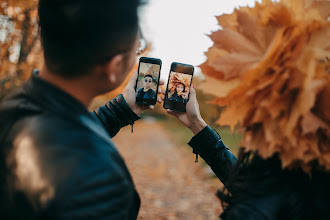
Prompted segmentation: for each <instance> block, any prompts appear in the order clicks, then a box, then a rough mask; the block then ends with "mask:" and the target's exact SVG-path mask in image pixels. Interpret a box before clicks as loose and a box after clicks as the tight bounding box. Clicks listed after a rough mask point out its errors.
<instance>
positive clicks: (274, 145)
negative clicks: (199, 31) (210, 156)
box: [201, 0, 330, 172]
mask: <svg viewBox="0 0 330 220" xmlns="http://www.w3.org/2000/svg"><path fill="white" fill-rule="evenodd" d="M329 15H330V2H329V1H312V0H309V1H308V0H281V1H279V2H272V1H270V0H266V1H263V2H262V3H260V4H259V3H256V6H255V7H254V8H248V7H245V8H240V9H236V10H235V11H234V12H233V13H232V14H229V15H227V14H226V15H221V16H219V17H217V20H218V22H219V24H220V26H221V27H222V29H221V30H219V31H217V32H214V33H213V34H212V35H211V36H210V37H211V39H212V40H213V42H214V45H213V46H212V47H211V48H209V50H208V52H207V53H206V56H207V58H208V59H207V61H206V62H205V63H204V64H202V65H201V69H202V71H203V73H204V74H205V75H206V82H205V83H204V85H201V88H202V90H204V91H205V92H208V93H210V94H213V95H215V96H216V99H215V100H214V101H213V103H215V104H217V105H220V106H226V108H225V109H224V110H223V112H222V114H221V116H220V118H219V119H218V121H217V123H218V124H220V125H222V126H224V125H229V126H230V127H231V129H232V130H235V129H237V128H240V129H241V130H243V131H244V135H243V139H242V143H241V144H242V146H243V147H244V148H245V150H246V151H257V152H258V154H259V155H261V156H262V157H263V158H268V157H270V156H272V155H273V154H274V153H278V155H279V157H280V159H281V161H282V166H283V168H295V167H301V168H303V169H304V170H305V171H306V172H309V171H310V170H311V168H315V166H316V167H318V168H320V169H325V170H328V171H329V170H330V21H329Z"/></svg>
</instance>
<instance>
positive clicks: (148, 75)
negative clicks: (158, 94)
mask: <svg viewBox="0 0 330 220" xmlns="http://www.w3.org/2000/svg"><path fill="white" fill-rule="evenodd" d="M146 77H150V78H152V75H150V74H147V75H145V76H144V78H146Z"/></svg>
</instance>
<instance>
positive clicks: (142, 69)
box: [135, 57, 162, 105]
mask: <svg viewBox="0 0 330 220" xmlns="http://www.w3.org/2000/svg"><path fill="white" fill-rule="evenodd" d="M161 67H162V61H161V60H160V59H156V58H150V57H141V58H140V60H139V68H138V78H137V80H136V87H135V91H136V102H137V103H140V104H144V105H155V104H156V102H157V93H158V86H159V78H160V69H161Z"/></svg>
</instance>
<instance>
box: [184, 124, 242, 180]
mask: <svg viewBox="0 0 330 220" xmlns="http://www.w3.org/2000/svg"><path fill="white" fill-rule="evenodd" d="M188 144H189V145H190V146H191V147H192V148H193V149H194V152H195V153H197V154H199V155H200V156H201V157H202V158H203V159H204V160H205V162H206V163H207V164H208V165H209V166H210V167H211V169H212V170H213V172H214V173H215V174H216V175H217V177H218V178H219V179H220V180H221V182H222V183H223V184H224V185H226V181H227V178H228V175H229V173H230V171H231V169H232V168H233V167H234V166H235V164H236V162H237V158H236V157H235V155H234V154H232V153H231V152H230V151H229V150H228V148H227V147H226V145H225V144H224V143H223V142H222V140H221V137H220V136H219V135H218V134H217V133H216V132H215V131H214V130H212V129H211V128H210V127H209V126H206V127H205V128H204V129H203V130H202V131H200V132H199V133H198V134H197V135H195V136H194V137H193V138H192V139H191V140H190V142H189V143H188Z"/></svg>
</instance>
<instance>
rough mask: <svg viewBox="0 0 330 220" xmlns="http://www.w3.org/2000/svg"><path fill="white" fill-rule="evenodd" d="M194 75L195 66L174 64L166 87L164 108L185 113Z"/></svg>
mask: <svg viewBox="0 0 330 220" xmlns="http://www.w3.org/2000/svg"><path fill="white" fill-rule="evenodd" d="M193 75H194V66H192V65H189V64H183V63H177V62H173V63H172V64H171V69H170V74H169V76H168V82H167V86H166V92H165V99H164V108H165V109H171V110H173V111H178V112H185V111H186V104H187V102H188V100H189V90H190V86H191V83H192V79H193Z"/></svg>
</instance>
